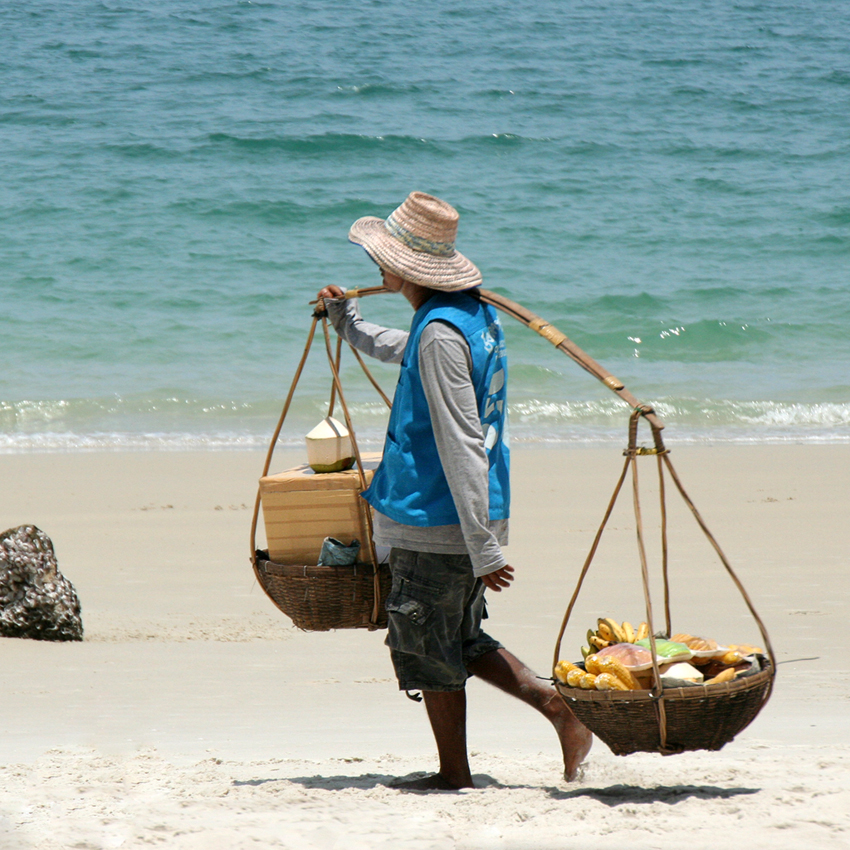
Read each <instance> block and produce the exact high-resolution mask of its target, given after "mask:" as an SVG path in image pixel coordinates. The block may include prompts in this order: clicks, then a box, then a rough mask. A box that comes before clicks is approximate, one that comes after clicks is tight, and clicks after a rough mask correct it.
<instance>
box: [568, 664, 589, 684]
mask: <svg viewBox="0 0 850 850" xmlns="http://www.w3.org/2000/svg"><path fill="white" fill-rule="evenodd" d="M585 675H586V673H585V672H584V670H582V669H581V667H576V668H575V670H570V672H569V673H567V684H568V685H569V686H570V687H571V688H580V687H581V680H582V679H583V678H584V676H585Z"/></svg>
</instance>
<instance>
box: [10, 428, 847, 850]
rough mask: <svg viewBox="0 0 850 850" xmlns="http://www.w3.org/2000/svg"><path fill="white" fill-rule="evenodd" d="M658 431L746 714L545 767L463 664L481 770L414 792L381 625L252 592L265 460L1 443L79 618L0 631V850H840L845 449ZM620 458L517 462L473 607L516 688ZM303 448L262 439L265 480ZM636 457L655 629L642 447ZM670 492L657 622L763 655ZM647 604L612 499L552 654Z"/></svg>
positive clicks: (748, 638)
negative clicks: (30, 632) (301, 619)
mask: <svg viewBox="0 0 850 850" xmlns="http://www.w3.org/2000/svg"><path fill="white" fill-rule="evenodd" d="M667 443H668V446H669V447H670V448H671V450H672V453H671V459H672V460H673V463H674V464H675V467H676V470H677V472H678V473H679V476H680V478H681V480H682V483H683V484H684V487H685V489H686V490H687V492H688V494H689V495H690V497H691V498H692V499H693V501H694V503H695V504H696V505H697V507H698V508H699V510H700V512H701V514H702V516H703V517H704V519H705V521H706V523H707V524H708V526H709V528H710V529H711V530H712V532H713V533H714V535H715V537H716V538H717V540H718V543H719V544H720V545H721V547H722V548H723V550H724V552H725V553H726V555H727V557H728V559H729V561H730V562H731V564H732V565H733V567H734V568H735V570H736V572H737V573H738V575H739V577H740V579H741V581H742V582H743V584H744V586H745V587H746V589H747V591H748V592H749V594H750V596H751V598H752V601H753V604H754V606H755V608H756V610H757V611H758V613H759V614H760V616H761V617H762V619H763V621H764V623H765V625H766V627H767V629H768V632H769V635H770V639H771V641H772V644H773V647H774V650H775V652H776V658H777V661H778V676H777V681H776V687H775V690H774V693H773V695H772V697H771V699H770V701H769V702H768V704H767V705H766V706H765V708H764V709H763V710H762V712H761V713H760V715H759V716H758V717H757V718H756V719H755V721H754V722H753V723H752V724H751V726H749V727H748V728H747V729H746V730H744V731H743V732H742V733H741V734H740V735H739V736H738V737H737V738H736V739H735V740H734V741H732V742H731V743H729V744H728V745H726V747H725V748H724V749H723V750H721V751H720V752H694V753H685V754H682V755H677V756H670V757H662V756H660V755H656V754H643V753H641V754H636V755H632V756H628V757H615V756H613V755H612V754H611V753H610V751H609V750H608V749H607V748H606V747H605V746H604V745H603V744H602V743H601V742H599V741H598V740H597V741H595V742H594V747H593V749H592V750H591V753H590V755H589V757H588V759H587V762H586V766H585V768H584V772H583V775H582V776H581V778H580V779H579V780H578V781H576V782H573V783H567V782H565V781H564V779H563V777H562V775H561V770H560V769H559V764H558V758H557V747H556V739H555V736H554V734H553V732H552V730H551V728H549V727H548V724H547V723H546V722H545V721H544V720H543V719H542V718H541V717H539V716H538V715H535V714H534V713H533V712H532V711H531V710H530V709H528V708H527V707H525V706H524V705H521V704H519V703H516V704H515V703H514V701H512V700H511V699H510V698H508V697H506V696H504V695H502V694H501V693H499V692H496V691H494V690H492V689H490V688H488V687H487V686H486V685H483V684H482V683H480V682H477V681H476V680H474V679H473V680H470V683H469V686H468V693H469V748H470V755H471V764H472V770H473V774H474V775H475V777H476V783H477V785H478V787H477V788H475V789H470V790H466V791H462V792H457V793H448V792H440V793H432V794H410V793H404V792H401V791H398V790H396V789H393V788H391V787H388V784H387V783H389V782H390V781H391V780H392V779H393V778H396V777H401V776H408V775H411V774H415V773H417V772H420V771H430V770H434V769H435V767H436V758H435V754H434V752H433V743H432V740H431V735H430V731H429V728H428V724H427V721H426V718H425V714H424V709H423V708H422V706H421V705H420V704H417V703H415V702H413V701H410V700H408V699H406V698H405V695H404V694H403V693H399V692H398V691H397V688H396V685H395V681H394V678H393V673H392V668H391V666H390V662H389V657H388V653H387V650H386V648H385V647H384V646H383V639H384V634H385V633H384V632H380V631H378V632H368V631H365V630H352V631H338V632H328V633H306V632H301V631H298V630H296V629H294V628H293V627H292V625H291V622H290V621H289V620H288V619H287V618H286V617H285V616H284V615H283V614H281V613H280V612H279V611H278V610H277V609H276V608H275V607H274V606H273V605H272V603H271V602H270V601H269V600H268V598H267V597H266V596H265V594H264V592H263V591H262V589H261V588H260V587H259V586H258V585H257V584H256V582H255V580H254V576H253V573H252V570H251V567H250V563H249V559H248V553H249V530H250V520H251V509H252V507H253V502H254V497H255V494H256V481H257V478H258V477H259V474H260V471H261V470H262V464H263V453H261V452H256V451H223V452H194V453H193V452H123V453H122V452H100V453H98V452H89V453H54V454H8V455H2V456H0V481H2V482H3V486H2V487H0V524H2V526H3V527H4V528H6V527H13V526H16V525H19V524H23V523H32V524H35V525H37V526H38V527H40V528H42V529H43V530H44V531H45V532H46V533H47V534H48V535H50V537H51V538H52V540H53V542H54V546H55V548H56V553H57V556H58V560H59V567H60V569H61V571H62V572H63V573H64V574H65V575H66V576H67V577H68V578H69V579H70V580H71V581H72V582H73V584H74V585H75V587H76V589H77V592H78V593H79V596H80V599H81V603H82V612H83V623H84V627H85V639H84V641H83V642H80V643H65V644H52V643H44V642H37V641H31V640H20V639H2V640H0V651H2V671H3V688H2V691H1V692H0V717H1V718H2V720H0V723H2V726H3V745H2V755H0V775H2V782H0V847H2V848H3V850H6V848H9V850H12V848H15V850H19V848H39V850H42V848H44V850H53V849H54V848H57V850H58V848H67V847H76V848H111V847H127V848H130V847H132V848H135V847H147V846H151V845H159V846H164V847H168V848H180V849H181V850H182V848H204V850H208V849H209V848H247V847H256V846H262V847H281V848H298V849H299V850H302V848H303V850H313V848H316V850H319V848H322V850H324V848H361V847H362V848H370V850H371V848H385V847H386V848H390V847H393V848H395V847H403V848H416V850H419V848H422V849H423V850H424V848H435V849H437V848H439V849H440V850H442V848H470V850H471V848H488V850H489V848H504V850H532V848H534V850H548V848H552V849H553V850H554V848H564V847H579V846H582V847H588V846H593V847H599V848H609V847H610V848H614V847H621V846H622V845H623V843H624V842H626V841H628V842H629V844H630V845H631V846H634V847H647V848H655V847H657V848H665V850H666V848H671V850H672V848H678V847H681V846H682V844H683V842H687V843H688V846H690V847H693V848H701V847H705V848H709V847H711V848H725V847H733V846H735V847H737V846H740V845H741V844H744V845H747V846H751V847H771V848H789V850H790V848H799V847H804V846H813V847H815V846H816V847H836V848H838V847H850V832H848V830H850V791H848V790H847V789H848V787H850V781H848V780H850V734H848V732H850V721H848V711H847V706H848V699H850V673H848V667H847V663H846V657H847V652H848V650H850V637H848V632H847V629H846V626H845V622H846V619H847V616H848V610H850V608H849V607H848V587H850V578H848V574H847V571H846V570H845V569H844V568H843V566H844V562H845V560H846V553H847V551H848V544H850V539H848V538H850V532H848V528H847V525H846V504H847V496H848V485H847V478H846V470H847V468H848V466H850V446H848V445H843V444H833V445H812V444H806V445H804V444H800V445H793V444H786V445H769V444H761V445H746V446H741V445H732V444H728V443H718V444H714V445H711V444H708V445H685V446H682V447H677V446H676V443H675V435H672V436H669V437H668V438H667ZM621 449H622V446H621V445H620V444H618V443H613V442H612V443H611V444H608V445H597V446H583V447H575V448H563V447H561V448H552V449H542V448H529V447H520V448H517V449H516V450H515V451H514V454H513V483H514V496H513V515H512V525H511V543H510V546H509V547H508V549H507V555H508V557H509V559H510V560H511V563H512V564H514V566H515V567H516V569H517V579H516V581H515V583H514V586H513V587H512V588H510V590H508V591H506V592H504V593H502V594H499V595H496V594H490V599H489V612H490V620H489V623H488V630H489V631H490V632H491V633H492V634H493V635H494V636H496V637H498V638H499V639H500V640H501V641H502V642H503V643H504V644H505V645H506V646H508V647H509V648H510V649H511V650H512V651H513V652H515V654H517V655H518V656H519V657H520V658H522V659H523V660H524V661H526V663H528V664H529V665H530V666H532V667H533V668H534V669H536V670H537V672H538V673H539V674H540V675H543V676H548V675H549V674H550V671H551V664H552V654H553V650H554V645H555V640H556V638H557V633H558V628H559V626H560V623H561V619H562V617H563V614H564V611H565V609H566V605H567V602H568V601H569V597H570V594H571V593H572V591H573V588H574V587H575V582H576V579H577V576H578V572H579V570H580V569H581V566H582V564H583V562H584V560H585V557H586V555H587V552H588V550H589V548H590V545H591V542H592V540H593V536H594V534H595V532H596V529H597V527H598V525H599V523H600V521H601V519H602V515H603V512H604V510H605V507H606V505H607V503H608V500H609V498H610V495H611V492H612V490H613V487H614V484H615V482H616V479H617V477H618V475H619V472H620V470H621V467H622V464H623V458H622V454H621ZM300 460H301V458H300V456H299V454H298V453H296V452H290V453H286V452H284V453H281V454H279V455H276V456H275V459H274V466H273V471H274V469H278V470H279V469H283V468H285V467H286V466H289V465H292V464H293V463H295V462H300ZM639 468H640V481H641V486H642V488H644V489H645V493H643V491H642V500H643V501H642V508H643V514H644V516H643V521H644V524H645V528H646V530H647V538H648V539H649V559H650V573H651V575H652V577H653V582H652V593H653V603H654V616H655V623H656V627H659V624H660V626H661V627H663V605H662V596H661V593H662V592H661V589H660V579H659V570H658V548H659V547H658V544H657V541H656V540H655V538H656V537H657V531H658V521H657V507H656V506H655V501H656V499H657V495H656V488H655V486H654V484H653V477H654V475H655V460H654V459H653V458H641V459H640V467H639ZM668 506H669V524H670V576H671V610H672V615H673V621H672V625H673V629H674V630H683V631H688V632H692V633H695V634H704V635H705V636H708V637H715V638H717V639H718V640H720V641H725V642H750V643H759V642H760V636H759V633H758V629H757V627H756V625H755V623H754V621H753V619H752V617H751V616H750V614H749V612H748V611H747V609H746V606H745V605H744V604H743V602H742V600H741V597H740V595H739V594H738V592H737V590H736V589H735V587H734V586H733V584H732V582H731V581H730V579H729V578H728V576H726V574H725V571H724V570H723V567H722V565H721V564H720V562H719V561H718V560H717V557H716V556H715V555H714V553H713V551H712V550H711V548H710V546H709V545H708V543H707V541H706V540H705V538H704V537H703V536H702V535H701V532H700V531H699V529H698V528H697V526H696V524H695V523H694V521H693V518H692V517H691V515H690V513H689V512H688V510H687V508H686V507H685V506H684V505H683V503H682V501H681V499H679V498H678V497H677V496H676V494H675V493H673V492H672V487H671V486H670V485H669V484H668ZM260 527H261V533H262V523H261V524H260ZM260 542H262V541H260ZM643 612H644V603H643V599H642V591H641V586H640V578H639V560H638V557H637V547H636V543H635V532H634V515H633V512H632V507H631V492H630V490H624V493H623V494H622V495H621V496H620V499H619V501H618V503H617V507H616V508H615V511H614V513H613V514H612V517H611V520H610V522H609V526H608V529H607V530H606V532H605V534H604V535H603V538H602V543H601V545H600V548H599V551H598V553H597V555H596V557H595V558H594V561H593V564H592V565H591V568H590V572H589V573H588V578H587V580H586V583H585V587H584V588H583V590H582V593H581V595H580V596H579V600H578V603H577V605H576V609H575V612H574V614H573V617H572V619H571V621H570V624H569V626H568V628H567V632H566V635H565V638H564V649H563V651H562V656H564V657H568V658H572V657H578V654H579V646H580V645H581V644H582V643H584V634H585V631H586V630H587V628H588V627H590V626H594V625H595V620H596V617H597V616H612V617H614V618H615V619H618V620H622V619H628V620H630V621H632V622H639V621H640V620H642V619H644V618H645V617H644V613H643Z"/></svg>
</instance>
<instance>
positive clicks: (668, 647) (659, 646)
mask: <svg viewBox="0 0 850 850" xmlns="http://www.w3.org/2000/svg"><path fill="white" fill-rule="evenodd" d="M636 645H637V646H644V647H646V648H647V649H651V643H650V640H649V638H644V639H643V640H639V641H638V642H637V644H636ZM655 652H656V654H657V655H658V657H659V658H663V659H664V660H665V661H673V660H675V661H689V660H690V659H691V658H692V657H693V652H691V650H690V649H689V648H688V645H687V644H685V643H679V642H678V641H673V640H656V641H655Z"/></svg>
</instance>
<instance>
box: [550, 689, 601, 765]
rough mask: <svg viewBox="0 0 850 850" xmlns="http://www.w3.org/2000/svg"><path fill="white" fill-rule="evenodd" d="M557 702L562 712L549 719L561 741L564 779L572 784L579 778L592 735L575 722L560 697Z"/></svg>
mask: <svg viewBox="0 0 850 850" xmlns="http://www.w3.org/2000/svg"><path fill="white" fill-rule="evenodd" d="M557 700H558V703H559V704H560V706H561V709H562V710H561V711H560V712H559V713H558V714H557V715H556V716H555V717H552V718H550V719H551V721H552V725H553V726H554V727H555V731H556V732H557V733H558V737H559V738H560V739H561V751H562V752H563V754H564V779H566V780H567V782H573V781H575V780H576V779H578V778H579V774H580V770H581V763H582V762H583V761H584V759H585V757H586V756H587V754H588V753H589V752H590V746H591V744H592V743H593V735H592V734H591V732H590V730H589V729H588V728H587V727H586V726H583V725H582V724H581V723H579V721H578V720H576V718H575V715H574V714H573V713H572V712H571V711H570V709H569V708H568V707H567V705H566V703H564V701H563V700H562V699H561V698H560V697H558V698H557ZM553 702H554V700H553Z"/></svg>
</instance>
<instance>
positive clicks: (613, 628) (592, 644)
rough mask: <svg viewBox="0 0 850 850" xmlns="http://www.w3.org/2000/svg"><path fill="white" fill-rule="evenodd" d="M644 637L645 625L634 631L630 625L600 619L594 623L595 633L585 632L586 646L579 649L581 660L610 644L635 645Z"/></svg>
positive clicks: (647, 632) (604, 618)
mask: <svg viewBox="0 0 850 850" xmlns="http://www.w3.org/2000/svg"><path fill="white" fill-rule="evenodd" d="M646 637H649V625H648V624H647V623H641V624H640V625H639V626H638V627H637V629H635V627H634V626H633V625H632V624H631V623H628V622H623V623H618V622H616V620H612V619H611V618H610V617H600V618H599V619H598V620H597V621H596V631H593V629H588V630H587V643H588V646H583V647H582V648H581V654H582V657H583V658H587V657H588V655H590V654H591V653H594V652H597V651H598V650H600V649H605V647H606V646H611V644H612V643H635V641H639V640H643V639H644V638H646Z"/></svg>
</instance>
